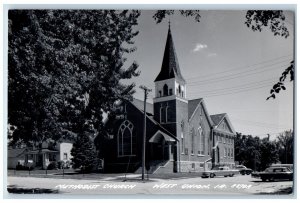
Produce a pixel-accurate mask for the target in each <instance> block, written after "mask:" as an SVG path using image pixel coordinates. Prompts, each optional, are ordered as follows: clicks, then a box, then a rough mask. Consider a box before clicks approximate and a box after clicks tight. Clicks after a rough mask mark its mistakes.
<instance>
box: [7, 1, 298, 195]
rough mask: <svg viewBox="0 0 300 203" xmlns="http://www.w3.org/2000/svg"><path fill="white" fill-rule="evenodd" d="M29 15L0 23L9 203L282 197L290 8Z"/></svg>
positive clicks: (291, 178) (288, 156)
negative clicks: (15, 202) (23, 201)
mask: <svg viewBox="0 0 300 203" xmlns="http://www.w3.org/2000/svg"><path fill="white" fill-rule="evenodd" d="M29 6H30V5H29ZM29 6H28V5H27V7H26V8H25V7H24V8H20V7H18V8H13V7H9V8H8V9H7V12H6V14H4V15H6V17H5V18H4V19H6V23H7V33H6V36H7V44H8V47H7V54H6V55H4V57H6V58H7V67H5V68H6V69H7V85H6V88H7V116H6V117H7V119H6V123H5V126H6V129H5V130H6V134H5V135H6V136H5V138H4V140H5V142H4V150H5V152H6V155H7V156H6V157H4V159H5V160H4V166H5V171H6V177H5V180H6V182H5V183H4V184H5V187H6V188H4V189H5V190H6V191H5V193H6V195H7V197H8V198H20V196H21V197H26V196H27V197H33V195H34V197H35V198H39V197H40V196H42V195H47V197H49V198H51V197H52V196H55V197H56V198H57V197H58V198H59V197H60V195H61V196H69V197H74V196H72V195H83V196H84V195H86V196H87V198H88V197H89V196H88V195H94V196H95V197H101V196H103V195H113V196H116V197H117V196H118V195H144V196H148V197H150V198H151V197H153V198H155V197H156V196H160V195H167V197H169V198H172V197H174V196H185V197H186V195H194V197H196V198H205V197H206V196H214V197H218V196H220V197H221V196H224V195H225V196H226V197H227V198H234V197H237V196H240V195H242V196H245V197H250V198H251V197H257V196H264V197H265V196H266V197H265V198H275V197H278V196H279V197H284V198H294V196H295V191H294V189H295V184H296V180H295V177H296V174H294V173H296V170H294V168H295V154H294V152H295V150H296V143H295V142H294V137H295V134H294V132H295V124H294V121H295V103H294V102H295V80H296V76H295V62H294V61H295V46H296V45H295V33H296V32H295V8H296V7H295V6H293V5H279V6H277V7H276V8H275V7H274V6H272V5H270V6H265V7H263V9H260V7H257V6H250V7H249V8H241V9H236V8H235V7H232V8H230V7H224V8H222V7H216V8H217V9H213V7H212V8H210V9H206V8H205V7H201V5H197V6H195V7H190V9H186V7H184V6H183V7H182V8H180V7H179V8H177V9H174V6H173V7H172V6H170V7H169V8H168V9H166V7H165V6H164V7H162V8H157V6H156V7H155V8H156V9H152V8H149V9H144V8H140V9H136V6H135V7H132V8H130V9H128V6H127V7H126V8H124V9H120V6H116V8H111V7H110V8H107V7H105V6H102V7H101V5H98V6H95V7H88V8H86V7H84V6H82V8H80V6H79V7H76V8H73V7H71V6H70V7H69V8H68V7H63V6H62V7H61V8H57V7H54V6H53V7H51V6H49V7H42V8H40V7H37V6H32V7H31V8H30V7H29ZM172 9H173V10H172ZM195 195H196V196H195ZM75 198H76V196H75Z"/></svg>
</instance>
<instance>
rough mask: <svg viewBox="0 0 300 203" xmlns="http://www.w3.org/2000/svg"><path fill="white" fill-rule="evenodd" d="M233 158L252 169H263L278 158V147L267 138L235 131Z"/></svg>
mask: <svg viewBox="0 0 300 203" xmlns="http://www.w3.org/2000/svg"><path fill="white" fill-rule="evenodd" d="M234 147H235V160H236V161H238V162H239V163H240V164H243V165H245V166H247V167H249V168H252V169H253V170H255V171H256V170H264V169H265V168H267V167H268V166H270V165H271V164H273V163H277V162H278V160H279V148H278V145H277V143H276V142H275V141H270V140H269V138H263V139H260V138H259V137H257V136H256V137H253V136H252V135H242V134H241V133H237V135H236V137H235V143H234Z"/></svg>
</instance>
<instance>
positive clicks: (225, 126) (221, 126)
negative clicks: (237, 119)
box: [217, 118, 233, 133]
mask: <svg viewBox="0 0 300 203" xmlns="http://www.w3.org/2000/svg"><path fill="white" fill-rule="evenodd" d="M217 129H218V130H222V131H226V132H230V133H233V131H232V130H231V128H230V126H229V124H228V122H227V119H226V118H224V119H223V121H222V122H221V123H220V124H219V125H218V127H217Z"/></svg>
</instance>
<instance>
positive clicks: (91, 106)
mask: <svg viewBox="0 0 300 203" xmlns="http://www.w3.org/2000/svg"><path fill="white" fill-rule="evenodd" d="M139 15H140V12H139V11H134V10H133V11H127V10H124V11H115V10H10V11H9V13H8V19H9V32H8V38H9V39H8V46H9V47H8V122H9V124H10V125H11V126H14V131H13V133H11V136H10V137H9V138H10V139H11V140H12V142H11V144H15V143H18V142H24V143H26V144H32V143H34V142H42V141H44V140H48V139H53V140H58V139H60V138H62V137H64V136H66V137H73V138H76V137H77V136H81V135H84V134H85V133H90V134H92V135H93V136H96V135H97V133H98V132H99V130H100V129H99V128H101V126H102V115H103V112H107V111H109V110H110V109H111V107H112V104H113V103H114V102H115V101H116V100H120V99H121V100H122V99H125V100H130V99H131V97H132V94H133V93H134V86H135V84H134V83H131V84H128V85H125V84H123V83H122V80H124V79H130V78H131V77H135V76H138V75H139V72H138V71H137V68H138V65H137V63H136V62H134V63H133V64H131V65H130V66H129V67H124V63H125V61H126V54H128V53H131V52H133V51H135V49H136V48H135V47H133V46H132V44H133V43H134V42H133V38H134V37H135V36H136V35H137V34H138V32H137V31H135V30H134V26H135V25H137V19H138V17H139Z"/></svg>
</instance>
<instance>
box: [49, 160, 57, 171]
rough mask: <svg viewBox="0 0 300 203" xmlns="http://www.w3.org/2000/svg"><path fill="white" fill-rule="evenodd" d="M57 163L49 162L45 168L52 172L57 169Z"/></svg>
mask: <svg viewBox="0 0 300 203" xmlns="http://www.w3.org/2000/svg"><path fill="white" fill-rule="evenodd" d="M57 166H58V164H57V162H56V161H52V162H50V164H49V165H48V166H47V170H53V169H57Z"/></svg>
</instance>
